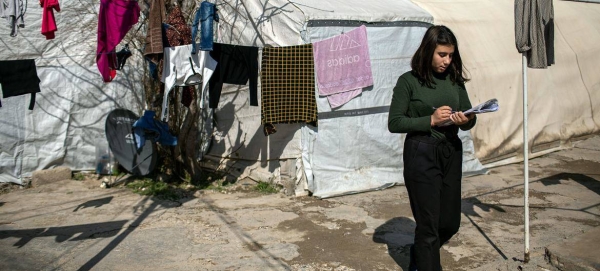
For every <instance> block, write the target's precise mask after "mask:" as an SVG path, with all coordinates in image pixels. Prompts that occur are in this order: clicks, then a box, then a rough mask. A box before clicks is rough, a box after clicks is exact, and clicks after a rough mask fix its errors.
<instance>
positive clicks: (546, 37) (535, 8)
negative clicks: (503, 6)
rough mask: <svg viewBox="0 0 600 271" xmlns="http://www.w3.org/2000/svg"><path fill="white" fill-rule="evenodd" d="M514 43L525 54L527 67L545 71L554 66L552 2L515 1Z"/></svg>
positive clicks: (547, 0)
mask: <svg viewBox="0 0 600 271" xmlns="http://www.w3.org/2000/svg"><path fill="white" fill-rule="evenodd" d="M515 43H516V46H517V50H518V51H519V53H526V54H527V66H528V67H530V68H537V69H545V68H547V67H548V66H550V65H552V64H554V7H553V4H552V0H515Z"/></svg>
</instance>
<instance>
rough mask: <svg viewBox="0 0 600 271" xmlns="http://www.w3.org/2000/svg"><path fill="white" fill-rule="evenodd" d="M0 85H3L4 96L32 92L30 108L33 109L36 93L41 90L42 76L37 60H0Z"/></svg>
mask: <svg viewBox="0 0 600 271" xmlns="http://www.w3.org/2000/svg"><path fill="white" fill-rule="evenodd" d="M0 85H2V98H8V97H13V96H19V95H24V94H28V93H29V94H31V99H30V101H29V110H33V106H34V105H35V94H36V93H37V92H40V78H39V77H38V76H37V70H36V67H35V61H34V60H33V59H22V60H5V61H0ZM0 107H2V103H0Z"/></svg>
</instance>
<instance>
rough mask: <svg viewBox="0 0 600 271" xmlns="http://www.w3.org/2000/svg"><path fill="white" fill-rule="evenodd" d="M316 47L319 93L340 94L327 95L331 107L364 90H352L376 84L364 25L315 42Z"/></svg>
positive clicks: (314, 47) (348, 99)
mask: <svg viewBox="0 0 600 271" xmlns="http://www.w3.org/2000/svg"><path fill="white" fill-rule="evenodd" d="M313 50H314V58H315V72H316V75H317V87H318V89H319V95H321V96H329V95H332V94H338V93H339V95H337V96H336V97H332V98H329V97H328V99H329V103H330V105H331V107H332V108H334V107H338V106H341V105H342V104H343V103H346V102H348V101H350V100H351V99H352V98H354V97H356V96H357V95H358V94H360V93H361V92H358V91H351V90H357V89H362V88H364V87H368V86H371V85H373V73H372V71H371V58H370V56H369V45H368V40H367V28H366V27H365V26H364V25H363V26H360V27H357V28H355V29H353V30H351V31H349V32H348V33H343V34H341V35H337V36H335V37H332V38H329V39H326V40H322V41H317V42H314V43H313ZM342 101H344V102H343V103H342V104H339V103H340V102H342ZM334 105H337V106H334Z"/></svg>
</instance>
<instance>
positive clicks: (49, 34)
mask: <svg viewBox="0 0 600 271" xmlns="http://www.w3.org/2000/svg"><path fill="white" fill-rule="evenodd" d="M40 6H41V7H42V8H43V10H42V35H44V36H46V39H47V40H51V39H54V32H56V21H55V20H54V9H55V10H56V12H60V5H59V4H58V0H40Z"/></svg>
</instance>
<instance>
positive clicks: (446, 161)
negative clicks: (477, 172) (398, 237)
mask: <svg viewBox="0 0 600 271" xmlns="http://www.w3.org/2000/svg"><path fill="white" fill-rule="evenodd" d="M403 159H404V181H405V185H406V189H407V190H408V196H409V198H410V207H411V209H412V213H413V216H414V218H415V221H416V223H417V227H416V229H415V243H414V254H415V255H412V256H413V257H414V261H416V266H417V270H419V271H434V270H435V271H437V270H441V265H440V247H441V246H442V245H443V244H444V243H445V242H447V241H448V240H450V238H451V237H452V236H453V235H454V234H455V233H457V232H458V228H459V227H460V203H461V198H460V195H461V177H462V142H461V141H460V139H459V138H458V137H456V136H455V137H452V138H450V139H448V140H440V139H436V138H432V137H430V136H427V135H411V134H409V135H407V137H406V140H405V142H404V154H403Z"/></svg>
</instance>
